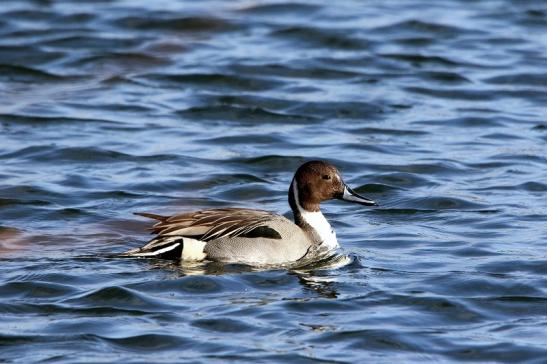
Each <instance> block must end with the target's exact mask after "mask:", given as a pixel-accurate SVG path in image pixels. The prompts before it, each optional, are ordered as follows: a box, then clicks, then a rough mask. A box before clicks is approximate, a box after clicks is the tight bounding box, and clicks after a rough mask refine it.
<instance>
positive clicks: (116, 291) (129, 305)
mask: <svg viewBox="0 0 547 364" xmlns="http://www.w3.org/2000/svg"><path fill="white" fill-rule="evenodd" d="M63 303H64V304H69V305H70V306H75V307H79V308H83V307H85V308H101V307H108V308H123V309H124V310H126V309H130V310H135V311H150V312H156V311H157V310H158V308H159V307H163V309H165V308H167V307H168V306H167V303H166V302H164V303H161V304H160V302H158V301H157V300H154V299H152V298H151V297H149V296H146V295H144V294H142V293H139V292H137V291H135V290H132V289H128V288H125V287H118V286H112V287H103V288H100V289H97V290H94V291H92V292H88V293H84V294H81V295H79V297H74V298H68V299H65V300H64V301H63Z"/></svg>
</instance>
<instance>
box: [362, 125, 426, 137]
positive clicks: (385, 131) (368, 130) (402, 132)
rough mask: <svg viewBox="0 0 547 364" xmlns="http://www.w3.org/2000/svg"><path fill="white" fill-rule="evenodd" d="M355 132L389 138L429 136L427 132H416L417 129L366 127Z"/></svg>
mask: <svg viewBox="0 0 547 364" xmlns="http://www.w3.org/2000/svg"><path fill="white" fill-rule="evenodd" d="M353 131H354V132H356V133H358V134H363V135H371V134H375V135H389V136H402V137H404V136H408V135H415V136H420V135H427V134H429V132H428V131H426V130H416V129H394V128H375V127H365V128H359V129H354V130H353Z"/></svg>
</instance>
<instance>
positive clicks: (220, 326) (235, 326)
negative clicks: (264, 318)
mask: <svg viewBox="0 0 547 364" xmlns="http://www.w3.org/2000/svg"><path fill="white" fill-rule="evenodd" d="M192 325H193V326H194V327H196V328H200V329H202V330H207V331H214V332H219V333H241V332H253V331H255V330H254V329H253V327H252V326H251V325H247V324H245V323H244V322H242V321H240V320H235V319H230V318H219V319H198V320H195V321H194V322H193V323H192Z"/></svg>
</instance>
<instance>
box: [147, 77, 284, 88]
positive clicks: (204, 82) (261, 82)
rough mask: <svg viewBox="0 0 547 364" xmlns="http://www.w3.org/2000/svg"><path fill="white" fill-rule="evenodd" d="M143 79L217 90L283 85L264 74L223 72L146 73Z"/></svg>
mask: <svg viewBox="0 0 547 364" xmlns="http://www.w3.org/2000/svg"><path fill="white" fill-rule="evenodd" d="M143 79H144V80H146V81H148V82H153V83H154V82H155V83H159V84H160V85H164V86H168V87H184V86H186V87H190V86H199V87H202V88H208V89H211V90H214V91H217V92H218V91H220V90H234V89H236V90H242V91H259V90H269V89H273V88H276V87H279V86H281V85H283V83H282V82H280V81H277V80H275V79H272V78H265V77H264V75H263V76H262V77H260V78H259V77H252V78H251V77H244V76H241V75H238V74H225V73H224V74H222V73H190V74H148V75H146V77H144V78H143Z"/></svg>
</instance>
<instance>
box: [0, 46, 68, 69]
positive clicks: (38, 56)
mask: <svg viewBox="0 0 547 364" xmlns="http://www.w3.org/2000/svg"><path fill="white" fill-rule="evenodd" d="M0 54H2V58H1V60H0V62H1V63H2V64H4V65H6V66H12V67H18V66H20V67H31V66H36V65H41V64H44V63H49V62H53V61H56V60H59V59H61V58H63V57H64V56H65V54H64V53H63V52H55V51H50V50H47V51H46V50H43V49H40V48H38V47H28V46H27V45H19V44H17V45H11V44H4V45H0ZM43 72H45V71H43ZM5 77H6V76H5Z"/></svg>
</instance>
